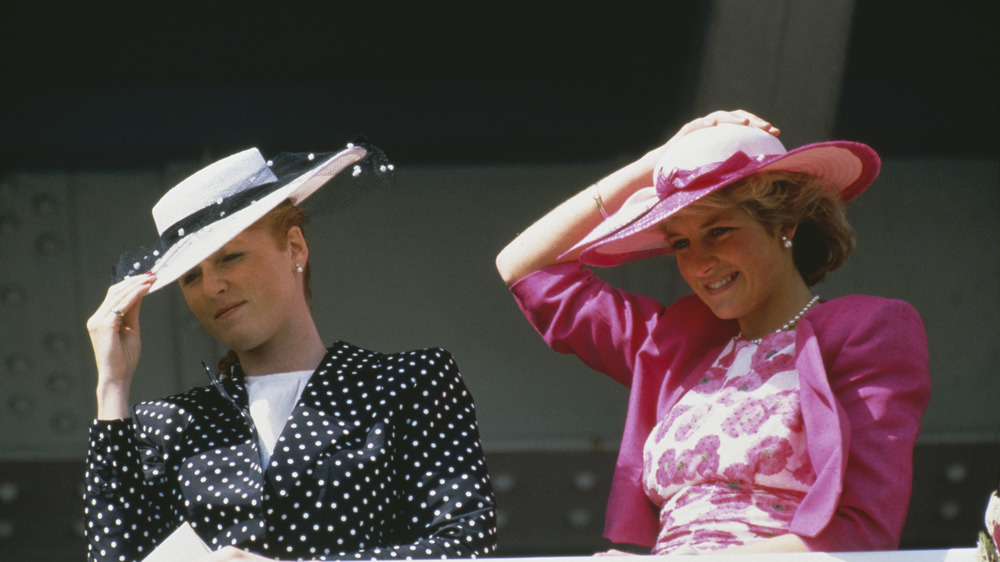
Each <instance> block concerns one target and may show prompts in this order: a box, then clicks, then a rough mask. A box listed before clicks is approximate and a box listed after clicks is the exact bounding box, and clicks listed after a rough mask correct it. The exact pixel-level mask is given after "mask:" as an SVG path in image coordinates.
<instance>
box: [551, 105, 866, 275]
mask: <svg viewBox="0 0 1000 562" xmlns="http://www.w3.org/2000/svg"><path fill="white" fill-rule="evenodd" d="M880 166H881V162H880V160H879V157H878V154H876V153H875V151H874V150H872V149H871V147H869V146H867V145H865V144H861V143H857V142H849V141H830V142H820V143H815V144H809V145H806V146H802V147H799V148H796V149H795V150H791V151H786V150H785V147H784V146H783V145H782V144H781V141H779V140H778V139H777V138H776V137H775V136H774V135H771V134H770V133H767V132H764V131H762V130H760V129H758V128H756V127H748V126H743V125H731V124H721V125H716V126H714V127H708V128H705V129H699V130H697V131H694V132H692V133H689V134H687V135H685V136H683V137H681V138H679V139H677V141H675V142H674V143H673V144H672V145H670V146H669V147H667V149H666V151H665V152H664V153H663V155H662V156H661V157H660V160H659V161H658V162H657V165H656V167H655V168H654V169H653V185H651V186H649V187H644V188H641V189H639V190H637V191H636V192H635V193H633V194H632V195H631V196H630V197H629V198H628V199H627V200H626V201H625V203H624V204H623V205H622V207H621V208H620V209H618V211H616V212H615V213H614V214H612V215H611V216H609V217H608V218H606V219H605V220H604V221H602V222H601V223H600V224H599V225H597V226H596V227H595V228H594V229H593V230H592V231H590V233H589V234H587V236H585V237H584V238H583V240H581V241H580V242H578V243H577V244H576V245H575V246H573V248H571V249H570V250H569V251H567V252H566V253H565V254H563V255H569V254H573V253H575V252H578V251H579V252H581V253H580V257H579V259H580V261H581V262H582V263H585V264H587V265H593V266H598V267H612V266H615V265H619V264H623V263H627V262H630V261H635V260H638V259H643V258H647V257H651V256H656V255H661V254H666V253H669V252H670V248H669V247H668V246H667V241H666V239H665V237H664V235H663V233H662V232H661V231H660V230H659V229H657V228H655V227H656V226H657V225H659V224H660V223H661V222H663V221H664V220H665V219H667V218H668V217H670V216H671V215H673V214H674V213H676V212H678V211H680V210H681V209H683V208H685V207H687V206H688V205H690V204H692V203H694V202H695V201H698V200H699V199H701V198H703V197H705V196H706V195H709V194H711V193H714V192H716V191H718V190H720V189H722V188H723V187H725V186H727V185H730V184H732V183H734V182H736V181H739V180H741V179H743V178H745V177H747V176H750V175H752V174H757V173H760V172H773V171H787V172H801V173H806V174H809V175H811V176H813V177H815V178H816V179H817V180H818V181H819V183H820V184H821V185H822V186H823V188H824V189H828V190H836V191H839V192H840V198H841V200H842V201H844V202H847V201H850V200H852V199H854V198H855V197H857V196H858V195H859V194H860V193H861V192H862V191H864V190H865V189H867V188H868V186H869V185H871V183H872V182H873V181H874V180H875V176H877V175H878V171H879V168H880Z"/></svg>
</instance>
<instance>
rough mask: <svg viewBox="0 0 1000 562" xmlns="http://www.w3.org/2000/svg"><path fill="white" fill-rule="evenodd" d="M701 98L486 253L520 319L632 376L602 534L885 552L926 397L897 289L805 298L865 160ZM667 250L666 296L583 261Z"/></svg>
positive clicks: (874, 160) (666, 545) (865, 172)
mask: <svg viewBox="0 0 1000 562" xmlns="http://www.w3.org/2000/svg"><path fill="white" fill-rule="evenodd" d="M778 133H779V131H778V130H777V129H776V128H775V127H773V126H772V125H771V124H770V123H768V122H767V121H765V120H763V119H760V118H759V117H757V116H755V115H753V114H750V113H747V112H745V111H718V112H715V113H712V114H711V115H708V116H706V117H704V118H700V119H696V120H694V121H692V122H690V123H688V124H687V125H685V126H684V127H683V128H682V129H681V130H680V131H679V132H678V133H677V134H676V135H675V136H674V137H673V138H672V139H670V141H668V142H667V143H666V144H665V145H663V146H661V147H659V148H657V149H655V150H653V151H651V152H649V153H648V154H646V155H645V156H643V157H642V158H640V159H639V160H637V161H635V162H633V163H632V164H629V165H627V166H625V167H623V168H622V169H620V170H618V171H616V172H614V173H613V174H611V175H609V176H608V177H606V178H604V179H602V180H600V181H599V182H597V183H595V184H593V185H591V186H589V187H587V188H586V189H584V190H582V191H581V192H579V193H577V194H576V195H574V196H573V197H571V198H570V199H568V200H567V201H565V202H564V203H562V204H561V205H560V206H558V207H557V208H555V209H554V210H552V211H551V212H549V213H548V214H547V215H545V216H544V217H542V218H541V219H539V220H538V221H537V222H536V223H535V224H533V225H532V226H531V227H529V228H528V229H527V230H525V231H524V232H523V233H522V234H521V235H520V236H518V237H517V238H516V239H514V240H513V241H512V242H511V243H510V244H509V245H508V246H507V247H506V248H504V250H503V251H502V252H501V253H500V254H499V256H497V261H496V263H497V268H498V270H499V272H500V275H501V276H502V278H503V279H504V281H505V282H507V284H508V285H510V290H511V292H512V293H513V294H514V297H515V299H516V300H517V303H518V305H519V306H520V308H521V310H522V311H523V312H524V314H525V316H526V317H527V319H528V321H529V322H530V323H531V324H532V326H534V327H535V329H536V330H537V331H538V332H539V333H540V334H541V335H542V337H543V338H544V339H545V341H546V342H547V343H548V344H549V345H550V346H551V347H552V348H553V349H555V350H557V351H560V352H564V353H572V354H575V355H576V356H578V357H579V358H580V359H581V360H582V361H583V362H584V363H586V364H587V365H589V366H590V367H592V368H593V369H595V370H597V371H600V372H602V373H605V374H607V375H608V376H610V377H612V378H613V379H615V380H616V381H618V382H620V383H621V384H624V385H626V386H628V387H629V388H630V397H629V405H628V415H627V418H626V422H625V432H624V435H623V437H622V443H621V450H620V453H619V457H618V463H617V467H616V471H615V476H614V480H613V483H612V490H611V497H610V500H609V503H608V509H607V519H606V526H605V536H607V537H608V538H609V539H611V540H612V541H613V542H615V543H629V544H634V545H639V546H641V547H644V548H648V549H650V550H651V552H652V553H654V554H672V553H692V552H701V551H709V550H711V551H718V552H753V551H761V552H777V551H795V550H824V551H833V550H871V549H893V548H896V547H897V546H898V544H899V538H900V533H901V531H902V526H903V521H904V519H905V516H906V510H907V505H908V502H909V497H910V487H911V480H912V478H911V475H912V450H913V445H914V441H915V439H916V436H917V433H918V431H919V428H920V418H921V415H922V414H923V411H924V408H925V407H926V405H927V400H928V395H929V376H928V365H927V346H926V339H925V335H924V330H923V326H922V323H921V321H920V318H919V316H918V315H917V313H916V311H915V310H914V309H913V308H912V307H911V306H909V305H908V304H906V303H904V302H901V301H896V300H890V299H884V298H878V297H870V296H858V295H855V296H848V297H842V298H837V299H832V300H828V301H826V300H821V299H820V297H819V295H818V294H815V293H813V292H812V287H813V286H814V285H816V284H817V283H818V282H820V281H822V280H824V279H825V278H826V277H827V275H828V274H829V273H830V272H831V271H833V270H835V269H836V268H838V267H839V266H840V265H841V264H842V263H843V262H844V260H845V259H846V258H847V256H848V254H849V253H850V252H851V251H852V250H853V249H854V233H853V231H852V230H851V228H850V225H849V224H848V222H847V220H846V216H845V211H844V203H845V202H847V201H850V200H851V199H853V198H854V197H856V196H857V195H858V194H860V193H861V192H862V191H864V190H865V189H866V188H867V187H868V186H869V185H870V184H871V182H872V181H873V180H874V178H875V176H876V175H877V173H878V169H879V159H878V156H877V155H876V154H875V152H874V151H873V150H872V149H871V148H869V147H867V146H865V145H863V144H860V143H853V142H842V141H837V142H824V143H816V144H811V145H807V146H803V147H800V148H797V149H795V150H791V151H786V150H785V148H784V147H783V146H782V144H781V143H780V142H779V141H778V140H777V138H776V136H777V135H778ZM665 254H669V255H672V256H673V257H674V259H675V260H676V263H677V268H678V271H679V273H680V275H681V277H683V278H684V280H685V281H686V282H687V283H688V285H689V286H690V288H691V290H692V292H693V293H694V294H693V295H690V296H688V297H685V298H681V299H679V300H678V301H677V302H675V303H673V304H671V305H669V306H668V305H665V304H662V303H660V302H658V301H656V300H655V299H652V298H649V297H646V296H642V295H637V294H632V293H629V292H626V291H623V290H619V289H616V288H614V287H612V286H610V285H609V284H608V283H606V282H604V281H602V280H601V279H599V278H598V277H596V276H594V274H593V273H592V272H591V271H590V270H589V269H588V268H587V267H584V266H601V267H607V266H615V265H618V264H622V263H626V262H629V261H633V260H637V259H644V258H650V257H654V256H659V255H665Z"/></svg>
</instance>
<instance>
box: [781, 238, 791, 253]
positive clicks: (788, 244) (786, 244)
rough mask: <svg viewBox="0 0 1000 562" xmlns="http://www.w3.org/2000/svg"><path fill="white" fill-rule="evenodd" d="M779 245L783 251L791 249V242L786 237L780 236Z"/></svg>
mask: <svg viewBox="0 0 1000 562" xmlns="http://www.w3.org/2000/svg"><path fill="white" fill-rule="evenodd" d="M781 245H782V246H784V247H785V249H786V250H787V249H788V248H791V247H792V241H791V240H789V239H788V237H787V236H785V235H782V236H781Z"/></svg>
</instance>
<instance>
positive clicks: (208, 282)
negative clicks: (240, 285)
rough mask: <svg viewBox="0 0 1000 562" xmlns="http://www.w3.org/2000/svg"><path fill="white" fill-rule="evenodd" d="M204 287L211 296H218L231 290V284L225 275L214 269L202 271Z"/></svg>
mask: <svg viewBox="0 0 1000 562" xmlns="http://www.w3.org/2000/svg"><path fill="white" fill-rule="evenodd" d="M201 275H202V287H204V289H205V292H206V293H208V294H210V295H217V294H219V293H223V292H225V290H226V289H227V288H229V283H228V281H226V278H225V276H224V275H222V274H221V273H220V272H219V271H216V270H214V269H210V268H205V269H204V270H202V273H201Z"/></svg>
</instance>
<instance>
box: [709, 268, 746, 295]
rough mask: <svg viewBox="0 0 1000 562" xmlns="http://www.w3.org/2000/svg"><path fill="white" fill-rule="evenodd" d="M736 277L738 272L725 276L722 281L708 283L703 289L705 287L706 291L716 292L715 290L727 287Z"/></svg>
mask: <svg viewBox="0 0 1000 562" xmlns="http://www.w3.org/2000/svg"><path fill="white" fill-rule="evenodd" d="M737 275H739V272H738V271H737V272H735V273H733V274H732V275H727V276H726V277H723V278H722V279H719V280H718V281H716V282H714V283H709V284H707V285H705V287H707V288H708V289H710V290H713V291H714V290H717V289H721V288H723V287H725V286H726V285H728V284H729V282H730V281H732V280H733V279H736V276H737Z"/></svg>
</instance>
